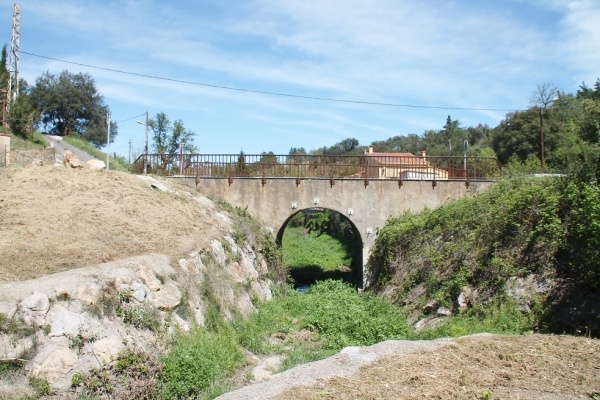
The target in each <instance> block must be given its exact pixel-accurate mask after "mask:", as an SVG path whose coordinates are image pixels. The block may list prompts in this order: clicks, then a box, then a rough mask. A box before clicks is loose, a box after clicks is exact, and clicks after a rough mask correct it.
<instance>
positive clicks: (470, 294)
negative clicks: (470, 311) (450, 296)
mask: <svg viewBox="0 0 600 400" xmlns="http://www.w3.org/2000/svg"><path fill="white" fill-rule="evenodd" d="M477 296H478V293H477V289H473V288H472V287H470V286H465V287H463V289H462V291H461V292H460V294H459V295H458V299H457V300H456V302H457V303H458V307H459V308H460V309H461V310H464V309H465V308H467V307H469V306H472V305H474V304H475V303H476V301H477Z"/></svg>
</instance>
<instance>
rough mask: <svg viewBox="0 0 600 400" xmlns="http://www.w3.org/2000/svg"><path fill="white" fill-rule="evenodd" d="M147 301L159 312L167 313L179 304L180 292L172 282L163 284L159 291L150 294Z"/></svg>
mask: <svg viewBox="0 0 600 400" xmlns="http://www.w3.org/2000/svg"><path fill="white" fill-rule="evenodd" d="M148 301H149V302H150V304H152V306H154V307H155V308H158V309H159V310H162V311H169V310H172V309H174V308H175V307H177V306H178V305H179V304H180V303H181V291H180V290H179V287H177V285H176V284H175V283H174V282H173V281H169V282H165V284H164V285H163V286H162V288H161V289H160V290H157V291H155V292H150V294H149V296H148Z"/></svg>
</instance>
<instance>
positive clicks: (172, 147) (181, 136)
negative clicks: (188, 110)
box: [148, 112, 196, 168]
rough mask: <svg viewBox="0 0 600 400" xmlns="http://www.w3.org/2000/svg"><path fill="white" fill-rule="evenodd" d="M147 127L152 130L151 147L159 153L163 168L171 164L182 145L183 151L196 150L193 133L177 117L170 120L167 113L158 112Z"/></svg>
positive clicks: (191, 151) (192, 151) (193, 151)
mask: <svg viewBox="0 0 600 400" xmlns="http://www.w3.org/2000/svg"><path fill="white" fill-rule="evenodd" d="M148 128H149V129H150V130H151V131H152V140H153V142H154V143H153V145H152V148H153V149H154V151H155V152H156V153H158V154H160V158H161V162H162V167H163V168H167V166H168V165H170V164H173V162H174V160H175V159H176V155H177V154H179V152H180V151H181V147H182V146H183V152H185V153H195V152H196V147H195V146H194V135H195V133H194V132H192V131H190V130H187V129H186V128H185V126H184V124H183V121H181V120H179V119H178V120H176V121H175V122H171V121H170V120H169V117H167V114H165V113H163V112H159V113H158V114H156V117H155V118H152V119H150V120H149V121H148Z"/></svg>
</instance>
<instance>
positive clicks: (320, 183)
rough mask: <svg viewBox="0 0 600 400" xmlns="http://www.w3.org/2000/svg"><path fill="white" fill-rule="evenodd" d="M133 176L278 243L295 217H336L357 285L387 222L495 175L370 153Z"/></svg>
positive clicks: (190, 164)
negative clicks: (183, 187) (203, 200)
mask: <svg viewBox="0 0 600 400" xmlns="http://www.w3.org/2000/svg"><path fill="white" fill-rule="evenodd" d="M134 171H135V172H137V173H152V174H161V175H170V176H173V177H175V176H177V177H179V178H181V179H184V180H186V181H187V182H188V183H189V184H190V185H193V186H195V187H197V188H198V191H199V192H200V193H202V194H204V195H206V196H208V197H210V198H212V199H215V200H216V199H220V200H223V201H225V202H227V203H229V204H231V205H232V206H235V207H240V208H245V209H247V210H248V212H249V213H250V215H252V216H253V217H254V218H256V219H258V220H259V221H260V222H261V223H263V224H264V225H265V226H267V227H269V228H270V229H271V230H272V231H273V233H274V234H275V235H276V236H277V239H278V240H279V242H280V243H281V239H282V237H283V231H284V229H285V227H286V225H287V223H288V222H289V221H290V219H291V218H292V217H293V216H294V215H295V214H297V213H299V212H301V211H303V210H312V209H327V210H333V211H336V212H338V213H340V214H341V215H343V216H345V217H346V218H347V219H348V220H349V221H350V223H351V225H352V227H353V229H354V233H355V237H356V238H357V239H356V241H357V243H356V248H357V249H358V251H357V253H359V255H358V256H355V257H354V265H353V268H354V272H355V274H356V275H357V277H358V278H359V280H360V281H362V282H363V285H365V284H368V282H369V271H368V270H367V260H368V259H369V254H370V251H371V248H372V247H373V245H374V243H375V240H376V238H377V235H378V233H379V230H380V229H381V228H382V227H383V225H384V224H385V221H386V220H387V219H388V218H389V217H390V216H396V215H399V214H401V213H403V212H405V211H414V212H416V211H421V210H423V209H425V208H429V209H432V208H436V207H439V206H440V205H442V204H444V203H445V202H447V201H449V200H454V199H458V198H461V197H463V196H466V195H469V194H475V193H478V192H481V191H484V190H486V189H487V188H488V187H489V186H490V185H491V184H492V182H493V181H494V180H495V179H496V178H498V177H499V176H501V174H502V171H501V166H500V165H499V163H498V161H497V160H496V159H494V158H480V157H467V156H466V154H465V155H463V157H450V156H449V157H431V156H427V155H426V154H425V152H422V154H421V155H414V154H411V153H376V152H374V151H373V148H372V146H371V147H370V148H369V151H368V152H367V153H365V154H364V155H350V156H332V155H306V154H294V155H283V156H281V155H275V154H272V153H263V154H256V155H248V154H244V153H240V154H183V153H180V154H143V155H141V156H140V157H138V159H137V160H136V161H135V163H134Z"/></svg>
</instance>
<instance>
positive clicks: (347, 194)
mask: <svg viewBox="0 0 600 400" xmlns="http://www.w3.org/2000/svg"><path fill="white" fill-rule="evenodd" d="M187 183H188V184H190V185H192V186H196V187H197V189H198V191H199V192H200V193H202V194H203V195H205V196H207V197H209V198H212V199H213V200H215V199H220V200H224V201H226V202H227V203H229V204H231V205H233V206H236V207H241V208H245V209H247V210H248V212H249V213H250V215H252V216H253V217H255V218H256V219H258V220H259V221H260V222H261V223H263V224H264V225H265V226H267V227H268V228H270V229H272V230H273V233H274V234H275V235H277V237H278V238H281V235H282V233H283V229H284V228H285V226H286V224H287V222H288V221H289V219H290V218H291V217H292V216H293V215H294V214H296V213H298V212H300V211H301V210H305V209H311V208H317V207H318V208H325V209H329V210H334V211H337V212H339V213H340V214H342V215H345V216H346V217H347V218H348V219H349V220H350V221H351V222H352V224H354V226H355V228H356V231H357V232H358V234H359V236H360V239H361V241H362V248H363V257H362V258H363V271H361V272H362V275H363V281H366V280H368V271H365V270H364V266H366V262H367V260H368V258H369V253H370V249H371V247H372V246H373V245H374V243H375V239H376V237H377V233H378V232H379V229H381V228H382V227H383V225H384V224H385V221H386V220H387V219H388V218H389V217H390V216H395V215H399V214H401V213H403V212H405V211H414V212H417V211H421V210H424V209H426V208H429V209H433V208H436V207H439V206H440V205H442V204H444V203H446V202H448V201H449V200H455V199H459V198H462V197H465V196H468V195H474V194H477V193H480V192H483V191H485V190H487V189H488V188H489V187H490V186H491V185H492V184H493V182H470V185H469V186H468V187H467V186H466V185H465V182H458V181H437V182H436V185H435V186H434V185H433V184H432V181H403V182H402V183H403V184H402V186H399V185H398V181H397V180H392V179H385V180H369V182H368V185H366V186H365V182H364V180H362V179H359V180H335V181H334V184H333V185H331V183H330V181H329V180H328V179H325V180H302V181H301V182H300V184H298V185H296V181H295V180H294V179H275V178H273V179H269V178H267V180H266V182H265V184H264V185H263V183H262V180H261V179H260V178H258V179H242V178H239V179H234V180H233V182H232V183H231V184H229V181H228V179H226V178H223V179H218V178H217V179H209V178H206V179H201V180H200V182H199V183H198V185H196V184H195V182H194V180H193V179H188V180H187Z"/></svg>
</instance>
